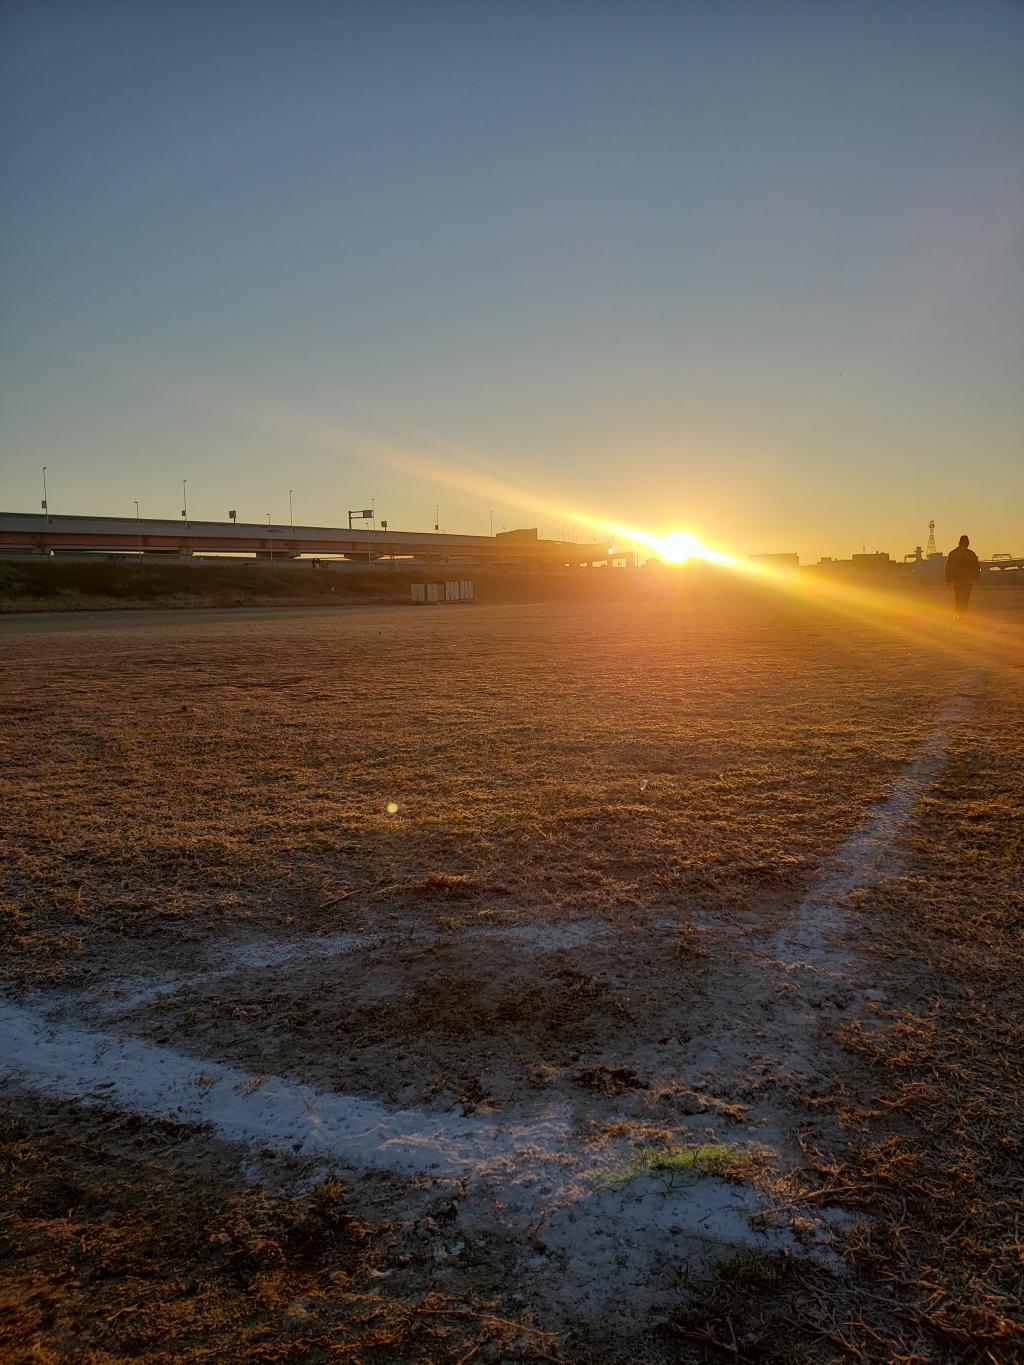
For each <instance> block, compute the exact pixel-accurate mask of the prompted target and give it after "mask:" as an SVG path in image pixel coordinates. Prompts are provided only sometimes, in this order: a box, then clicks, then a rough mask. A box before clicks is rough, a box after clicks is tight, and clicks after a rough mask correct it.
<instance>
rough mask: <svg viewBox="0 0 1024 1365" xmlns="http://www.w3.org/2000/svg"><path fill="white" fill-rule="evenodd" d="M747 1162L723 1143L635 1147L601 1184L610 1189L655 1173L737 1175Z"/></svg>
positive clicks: (690, 1175) (740, 1152)
mask: <svg viewBox="0 0 1024 1365" xmlns="http://www.w3.org/2000/svg"><path fill="white" fill-rule="evenodd" d="M748 1165H749V1163H748V1161H747V1158H746V1157H745V1156H744V1154H743V1152H742V1151H741V1150H740V1149H739V1148H738V1147H733V1146H730V1145H729V1144H728V1143H724V1142H712V1143H704V1144H702V1145H700V1146H696V1147H638V1148H637V1149H636V1151H635V1152H634V1154H633V1156H632V1157H631V1158H630V1160H629V1161H628V1162H627V1163H626V1164H625V1165H624V1166H622V1167H620V1168H619V1169H618V1170H616V1171H610V1172H608V1173H607V1174H606V1175H605V1177H604V1179H603V1181H602V1183H603V1184H604V1185H606V1186H609V1187H611V1188H618V1187H620V1186H622V1185H627V1184H628V1183H629V1182H630V1181H631V1180H635V1179H636V1178H637V1177H638V1176H641V1175H644V1174H646V1173H647V1172H648V1171H657V1172H661V1173H662V1174H665V1175H670V1176H677V1175H681V1176H686V1177H691V1178H697V1177H700V1176H703V1175H718V1176H724V1175H728V1176H733V1177H736V1176H738V1175H740V1174H741V1173H742V1172H743V1171H744V1170H745V1169H746V1168H747V1167H748Z"/></svg>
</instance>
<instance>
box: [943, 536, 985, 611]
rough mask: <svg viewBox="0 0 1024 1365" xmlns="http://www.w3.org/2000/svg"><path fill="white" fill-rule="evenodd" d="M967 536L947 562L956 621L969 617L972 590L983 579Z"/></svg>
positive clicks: (947, 577)
mask: <svg viewBox="0 0 1024 1365" xmlns="http://www.w3.org/2000/svg"><path fill="white" fill-rule="evenodd" d="M970 544H971V542H970V540H968V538H967V536H961V537H960V544H959V545H958V546H957V547H956V549H955V550H951V551H950V554H949V558H948V559H947V560H946V582H947V583H950V584H952V586H953V597H954V600H955V601H956V619H957V620H958V621H961V620H963V618H964V617H965V616H966V615H967V604H968V602H969V601H970V600H971V589H972V588H973V587H974V584H975V580H976V579H979V578H980V577H981V565H980V564H979V563H978V556H977V555H976V554H975V553H974V551H973V550H972V549H971V548H970Z"/></svg>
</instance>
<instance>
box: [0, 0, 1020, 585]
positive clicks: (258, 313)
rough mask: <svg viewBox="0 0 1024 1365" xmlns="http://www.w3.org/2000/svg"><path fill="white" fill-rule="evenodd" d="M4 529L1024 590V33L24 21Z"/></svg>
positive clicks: (16, 45) (846, 12) (111, 16)
mask: <svg viewBox="0 0 1024 1365" xmlns="http://www.w3.org/2000/svg"><path fill="white" fill-rule="evenodd" d="M0 54H2V55H0V130H2V131H0V157H2V168H3V183H4V186H5V189H6V191H7V193H6V196H5V197H6V201H7V210H6V213H5V215H4V224H3V226H2V227H0V306H2V313H3V317H4V322H3V325H2V329H0V509H3V510H11V511H31V510H33V509H36V508H38V506H39V498H40V496H41V488H40V475H39V471H40V467H41V466H42V465H43V464H46V465H48V467H49V468H48V480H49V491H50V505H51V511H53V512H55V513H61V512H78V513H97V514H98V513H110V514H117V515H126V516H128V515H133V514H134V500H135V499H136V498H138V499H139V501H140V504H141V507H142V511H143V514H144V515H149V516H176V515H177V513H178V511H179V510H180V497H181V480H182V478H187V479H188V481H189V483H188V487H189V509H190V512H191V513H192V515H194V516H195V517H196V518H210V519H221V518H223V517H224V516H225V514H226V512H227V509H228V508H237V509H238V512H239V517H240V519H244V520H254V521H255V520H260V519H262V518H263V516H264V514H265V513H266V512H268V511H269V512H270V513H271V514H272V516H273V519H274V520H275V521H284V520H286V519H287V514H288V489H289V488H293V489H294V490H295V495H294V500H295V519H296V521H297V522H304V523H320V524H323V523H332V524H338V523H344V520H345V513H346V510H347V509H348V508H350V507H360V506H363V505H368V500H369V499H370V498H371V497H373V498H375V499H376V505H377V508H378V511H379V513H380V514H381V515H383V516H386V517H388V519H389V521H390V524H391V525H392V526H394V527H395V528H396V529H423V528H426V527H428V526H430V525H432V524H433V522H434V509H435V505H437V504H440V508H441V511H440V518H441V525H442V527H443V528H444V529H446V530H450V531H466V532H486V531H487V529H488V526H489V522H490V513H491V511H492V509H493V512H494V525H495V529H500V528H501V526H503V525H504V526H508V527H510V528H511V527H512V526H516V525H530V524H532V519H533V517H534V515H536V518H537V523H538V525H539V527H540V529H541V533H542V534H545V535H554V534H558V533H559V531H560V529H561V528H562V527H563V526H566V527H570V526H571V525H572V524H573V520H574V517H573V513H574V512H575V511H578V512H579V513H580V517H579V519H578V520H579V533H580V535H581V538H582V536H583V534H584V523H583V519H582V514H584V513H587V512H589V513H592V514H595V515H596V516H599V517H604V518H607V519H608V520H610V521H614V522H618V523H622V524H627V525H635V526H640V527H645V528H649V529H652V530H659V531H668V530H670V529H672V528H673V527H677V526H678V527H688V528H690V529H691V530H693V531H694V532H695V533H696V534H698V535H700V536H702V537H705V538H707V539H708V540H709V541H711V542H712V543H715V544H721V545H724V546H726V547H729V548H732V549H735V550H738V551H740V552H743V553H747V552H757V551H790V550H797V551H798V552H799V553H800V554H801V556H802V557H803V558H804V559H805V560H810V559H815V558H817V557H818V556H819V555H821V554H833V555H848V554H849V553H850V552H851V551H853V550H860V549H861V548H862V546H866V547H867V548H868V549H869V550H870V549H875V548H881V549H885V550H888V551H890V553H892V554H894V555H902V554H903V553H904V552H906V551H909V550H912V549H913V547H914V545H915V544H923V543H924V541H925V538H926V537H927V533H928V532H927V523H928V520H929V518H930V517H934V518H935V520H936V522H937V528H938V531H937V533H938V539H939V544H940V548H945V549H948V548H949V547H950V546H951V545H952V544H954V543H955V540H956V537H957V536H958V535H959V534H960V533H961V531H967V532H968V533H970V534H971V536H972V539H973V541H974V543H975V545H976V546H977V548H978V549H979V550H981V551H982V552H983V553H991V552H993V551H1007V550H1010V551H1015V552H1017V553H1022V552H1024V268H1022V262H1024V6H1022V5H1020V4H1016V3H1009V2H1006V3H1000V2H997V0H970V2H968V0H964V2H963V3H950V2H949V0H928V3H921V2H919V0H906V2H905V3H898V4H892V3H884V4H882V3H877V4H876V3H870V0H869V2H868V3H861V4H856V5H855V4H826V5H822V4H818V3H806V4H796V3H784V2H782V0H780V3H777V4H771V5H763V4H757V3H740V2H738V0H722V3H719V4H709V3H682V2H680V3H653V0H639V2H638V3H636V4H630V5H627V4H612V3H601V0H592V2H591V3H581V2H580V3H576V2H574V0H551V2H550V3H540V0H518V2H517V3H511V2H508V3H497V2H496V0H495V2H492V3H488V0H477V2H476V3H469V0H447V2H446V0H420V2H419V3H397V2H396V0H380V2H379V3H373V4H364V3H344V0H339V2H338V3H333V4H329V3H319V2H316V0H301V2H300V3H294V4H291V3H289V4H286V3H266V2H264V0H251V3H245V4H243V3H233V2H232V0H208V3H203V4H200V3H189V0H179V3H161V0H153V3H147V4H142V5H139V4H135V3H128V0H121V2H120V3H109V2H106V0H76V2H75V3H65V0H33V2H32V3H26V2H25V0H9V2H8V3H7V4H5V5H4V6H3V9H2V12H0Z"/></svg>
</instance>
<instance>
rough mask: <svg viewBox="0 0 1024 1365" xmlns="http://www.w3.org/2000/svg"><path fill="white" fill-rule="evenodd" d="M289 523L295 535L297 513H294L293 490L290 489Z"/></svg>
mask: <svg viewBox="0 0 1024 1365" xmlns="http://www.w3.org/2000/svg"><path fill="white" fill-rule="evenodd" d="M288 522H289V525H290V526H291V528H292V534H293V535H294V533H295V513H294V512H293V511H292V490H291V489H290V488H289V490H288Z"/></svg>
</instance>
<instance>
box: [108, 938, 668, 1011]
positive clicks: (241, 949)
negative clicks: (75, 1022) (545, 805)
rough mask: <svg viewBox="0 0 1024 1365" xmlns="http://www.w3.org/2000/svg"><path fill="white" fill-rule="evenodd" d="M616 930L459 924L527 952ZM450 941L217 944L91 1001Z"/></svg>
mask: <svg viewBox="0 0 1024 1365" xmlns="http://www.w3.org/2000/svg"><path fill="white" fill-rule="evenodd" d="M675 927H676V928H678V926H675ZM616 932H617V931H616V930H615V927H614V926H612V925H607V924H603V923H600V922H599V923H588V922H586V921H583V920H567V921H564V922H556V921H550V920H545V921H541V922H539V923H534V924H509V925H497V924H471V925H465V926H463V927H461V928H460V930H459V933H458V941H459V943H460V944H463V943H465V942H467V941H472V940H473V939H478V940H480V941H481V942H483V943H488V942H499V943H508V944H512V945H514V946H516V947H519V948H522V949H523V950H524V951H527V952H559V951H571V950H572V949H575V948H582V947H586V946H587V945H588V944H592V943H595V942H597V941H599V940H600V939H602V938H607V939H609V940H611V939H612V938H613V937H614V935H615V933H616ZM450 940H451V935H450V934H444V933H441V932H438V931H437V930H432V929H413V930H409V931H408V932H393V931H392V932H381V933H377V934H366V933H359V932H356V931H348V930H342V931H340V932H338V933H336V934H308V935H305V936H303V937H302V938H295V939H287V940H285V941H284V942H281V941H280V940H275V939H262V940H260V939H255V940H250V941H248V942H243V943H238V944H235V945H233V946H231V947H229V948H223V947H220V948H218V949H217V950H216V951H215V953H213V954H211V957H212V963H213V965H211V966H210V967H204V968H200V969H198V970H196V971H194V972H190V973H181V972H178V973H173V974H170V975H162V976H157V975H154V974H150V975H147V976H135V977H121V978H120V979H117V980H114V981H111V982H108V983H107V984H106V985H105V986H104V988H103V990H104V998H103V999H101V1000H99V1001H95V1000H93V1001H92V1002H91V1003H93V1004H94V1005H98V1007H99V1010H100V1013H101V1014H106V1015H111V1016H113V1015H119V1014H129V1013H131V1012H132V1011H133V1010H136V1009H142V1008H145V1007H146V1006H148V1005H152V1004H155V1003H156V1001H158V1000H160V999H161V998H163V997H166V996H174V995H179V994H181V993H183V992H185V991H189V990H191V989H193V988H194V987H197V986H199V987H202V986H205V985H207V984H208V983H210V982H215V981H224V980H228V979H229V978H231V977H233V976H235V975H237V974H238V973H240V972H244V971H254V970H255V971H259V970H267V969H270V968H275V967H290V966H301V965H305V964H306V963H310V962H316V961H318V960H328V959H330V958H333V957H344V956H347V955H348V954H352V953H361V952H367V951H369V950H370V949H375V948H385V947H387V946H389V945H393V946H394V947H396V948H398V947H409V946H413V945H415V946H418V947H422V948H425V949H426V948H433V947H437V946H438V945H441V944H444V943H446V942H449V941H450ZM218 964H220V965H218Z"/></svg>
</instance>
